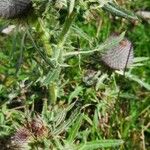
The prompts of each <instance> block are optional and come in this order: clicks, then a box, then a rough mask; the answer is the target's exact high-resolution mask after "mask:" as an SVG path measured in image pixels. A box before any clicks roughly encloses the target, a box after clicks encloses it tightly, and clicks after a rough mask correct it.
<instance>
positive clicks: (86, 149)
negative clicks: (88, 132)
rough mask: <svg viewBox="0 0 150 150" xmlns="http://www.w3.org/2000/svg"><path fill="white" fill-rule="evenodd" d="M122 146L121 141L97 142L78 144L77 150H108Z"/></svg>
mask: <svg viewBox="0 0 150 150" xmlns="http://www.w3.org/2000/svg"><path fill="white" fill-rule="evenodd" d="M122 144H123V140H99V141H92V142H87V143H85V144H80V145H79V146H78V150H94V149H98V148H110V147H115V146H120V145H122Z"/></svg>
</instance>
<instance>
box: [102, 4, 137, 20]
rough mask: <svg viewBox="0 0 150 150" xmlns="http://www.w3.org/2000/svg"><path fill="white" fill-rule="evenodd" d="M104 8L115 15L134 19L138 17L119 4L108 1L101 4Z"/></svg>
mask: <svg viewBox="0 0 150 150" xmlns="http://www.w3.org/2000/svg"><path fill="white" fill-rule="evenodd" d="M103 9H104V10H107V11H108V12H110V13H112V14H114V15H117V16H119V17H123V18H126V19H133V20H136V19H138V18H137V16H136V15H134V14H133V13H131V12H130V11H127V10H125V9H123V8H121V7H120V6H118V5H116V4H115V3H111V2H108V3H106V4H105V5H104V6H103Z"/></svg>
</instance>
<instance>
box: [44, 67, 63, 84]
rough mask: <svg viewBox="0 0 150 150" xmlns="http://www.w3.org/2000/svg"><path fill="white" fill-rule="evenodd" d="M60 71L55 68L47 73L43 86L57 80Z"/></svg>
mask: <svg viewBox="0 0 150 150" xmlns="http://www.w3.org/2000/svg"><path fill="white" fill-rule="evenodd" d="M60 71H61V69H60V67H57V68H55V69H53V70H52V71H51V70H50V71H49V73H48V74H47V76H46V79H45V80H44V82H43V84H44V85H49V84H50V83H52V82H54V81H55V80H57V79H58V77H59V73H60Z"/></svg>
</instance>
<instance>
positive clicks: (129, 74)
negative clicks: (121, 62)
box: [116, 71, 150, 90]
mask: <svg viewBox="0 0 150 150" xmlns="http://www.w3.org/2000/svg"><path fill="white" fill-rule="evenodd" d="M116 73H118V74H121V75H123V74H124V73H123V71H116ZM125 77H127V78H129V79H130V80H133V81H135V82H137V83H138V84H139V85H141V86H142V87H145V88H146V89H147V90H150V84H148V83H146V82H144V81H142V80H141V79H139V78H138V77H137V76H136V75H133V74H131V73H129V72H126V73H125Z"/></svg>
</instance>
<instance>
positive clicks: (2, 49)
mask: <svg viewBox="0 0 150 150" xmlns="http://www.w3.org/2000/svg"><path fill="white" fill-rule="evenodd" d="M45 2H46V5H45V4H43V2H41V1H37V0H36V1H34V4H35V12H34V13H36V14H32V16H31V17H29V18H28V19H26V21H23V22H22V21H18V20H4V19H1V20H0V30H1V29H2V28H3V27H4V26H7V25H8V24H15V25H16V29H15V30H14V31H13V32H12V33H10V34H9V35H4V34H0V108H1V109H0V146H1V149H4V150H5V149H9V148H8V147H10V149H15V148H14V147H15V146H16V145H17V146H18V148H17V149H19V148H20V146H25V148H23V149H40V148H41V149H46V150H48V149H52V150H57V149H58V150H67V149H68V150H88V149H93V150H95V149H96V150H97V149H102V150H103V149H110V150H115V149H120V150H131V149H137V150H148V149H149V148H150V121H149V120H150V78H149V76H150V51H149V48H150V38H149V37H150V32H149V28H150V24H149V23H148V22H146V21H141V20H139V21H138V23H137V24H134V21H133V20H131V19H130V18H131V17H135V16H134V15H133V14H132V13H128V12H124V11H123V10H122V9H121V13H118V12H116V9H115V10H114V8H113V10H112V9H109V10H108V11H106V10H105V9H104V10H102V8H97V7H96V6H98V4H97V3H96V0H95V2H94V4H93V3H89V1H86V2H83V1H76V3H75V6H73V5H71V6H70V7H65V6H64V7H62V8H58V7H57V8H56V5H54V2H53V3H48V1H45ZM118 2H121V1H118ZM124 2H125V4H124V5H121V4H120V5H121V7H123V8H127V9H129V10H130V11H131V12H136V11H137V10H144V9H146V10H148V9H149V7H150V2H149V0H144V1H142V0H138V1H135V2H129V1H124ZM71 4H73V1H71ZM45 7H46V8H45ZM93 7H94V8H95V9H92V8H93ZM72 8H74V9H73V12H72ZM119 9H120V8H119ZM39 10H40V11H39ZM68 10H69V12H70V14H69V15H68ZM126 13H127V14H128V15H127V16H126ZM110 14H112V15H110ZM116 15H119V16H121V17H127V19H122V18H117V17H115V16H116ZM33 17H34V20H32V18H33ZM27 21H28V24H26V22H27ZM21 26H23V28H21ZM124 31H126V32H125V36H126V37H128V39H130V41H132V44H133V47H134V54H135V62H134V64H133V66H132V67H131V68H129V69H128V70H127V71H126V72H125V75H123V74H124V73H123V72H121V71H107V70H104V69H103V65H102V64H101V63H100V61H99V59H100V57H99V55H100V53H101V51H102V50H104V48H103V44H102V43H103V42H104V41H105V39H106V38H107V37H109V36H110V35H111V34H112V33H114V32H117V33H120V34H121V33H123V32H124ZM122 36H123V34H122ZM118 41H119V39H117V41H114V42H118ZM110 46H111V45H110V44H109V43H107V45H106V46H105V48H106V47H110ZM79 54H80V55H79ZM89 72H90V73H89ZM91 72H95V75H94V77H92V78H91V79H89V78H86V77H88V76H90V75H91ZM85 78H86V79H88V80H83V79H85ZM23 129H27V130H28V131H23ZM22 132H23V133H22ZM28 132H29V133H28ZM18 134H19V135H21V136H19V140H18V141H17V142H16V145H15V144H12V137H15V136H17V135H18ZM24 134H25V135H28V134H29V135H28V136H27V138H29V139H28V140H25V142H23V144H22V138H23V137H24V136H23V135H24ZM20 149H21V148H20Z"/></svg>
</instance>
